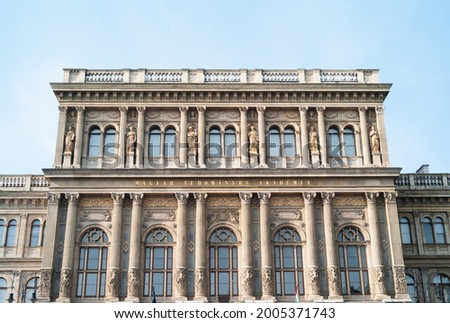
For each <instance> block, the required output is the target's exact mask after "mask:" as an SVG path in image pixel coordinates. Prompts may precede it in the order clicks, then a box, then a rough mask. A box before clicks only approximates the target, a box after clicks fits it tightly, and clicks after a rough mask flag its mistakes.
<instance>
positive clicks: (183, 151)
mask: <svg viewBox="0 0 450 323" xmlns="http://www.w3.org/2000/svg"><path fill="white" fill-rule="evenodd" d="M179 109H180V166H181V167H186V163H187V153H188V147H187V143H186V138H187V112H188V110H189V107H188V106H182V107H179Z"/></svg>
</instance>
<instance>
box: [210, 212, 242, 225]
mask: <svg viewBox="0 0 450 323" xmlns="http://www.w3.org/2000/svg"><path fill="white" fill-rule="evenodd" d="M207 218H208V226H211V225H213V224H214V223H217V222H229V223H233V224H235V225H239V210H215V211H210V212H208V215H207Z"/></svg>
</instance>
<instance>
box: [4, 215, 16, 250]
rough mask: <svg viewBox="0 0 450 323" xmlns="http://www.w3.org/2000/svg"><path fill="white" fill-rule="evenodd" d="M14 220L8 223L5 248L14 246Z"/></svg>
mask: <svg viewBox="0 0 450 323" xmlns="http://www.w3.org/2000/svg"><path fill="white" fill-rule="evenodd" d="M16 223H17V222H16V220H11V221H9V224H8V231H7V232H6V246H7V247H14V246H15V245H16Z"/></svg>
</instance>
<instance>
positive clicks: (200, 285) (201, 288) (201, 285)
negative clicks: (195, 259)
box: [195, 268, 207, 296]
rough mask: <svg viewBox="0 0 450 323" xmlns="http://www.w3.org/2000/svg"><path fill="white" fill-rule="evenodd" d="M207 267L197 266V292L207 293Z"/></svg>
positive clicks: (199, 293)
mask: <svg viewBox="0 0 450 323" xmlns="http://www.w3.org/2000/svg"><path fill="white" fill-rule="evenodd" d="M206 290H207V288H206V269H205V268H195V294H196V295H200V296H203V295H206Z"/></svg>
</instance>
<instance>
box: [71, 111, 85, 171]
mask: <svg viewBox="0 0 450 323" xmlns="http://www.w3.org/2000/svg"><path fill="white" fill-rule="evenodd" d="M76 109H77V125H76V129H75V149H74V152H73V167H74V168H80V167H81V149H82V147H83V145H82V144H83V139H82V138H83V124H84V107H76Z"/></svg>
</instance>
